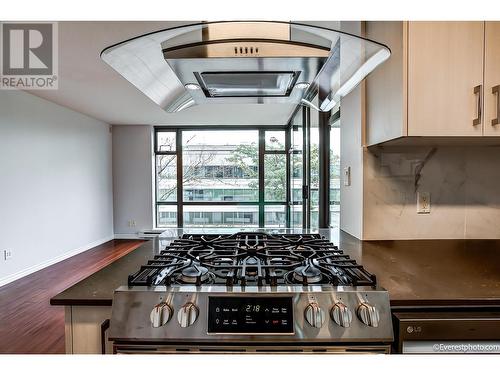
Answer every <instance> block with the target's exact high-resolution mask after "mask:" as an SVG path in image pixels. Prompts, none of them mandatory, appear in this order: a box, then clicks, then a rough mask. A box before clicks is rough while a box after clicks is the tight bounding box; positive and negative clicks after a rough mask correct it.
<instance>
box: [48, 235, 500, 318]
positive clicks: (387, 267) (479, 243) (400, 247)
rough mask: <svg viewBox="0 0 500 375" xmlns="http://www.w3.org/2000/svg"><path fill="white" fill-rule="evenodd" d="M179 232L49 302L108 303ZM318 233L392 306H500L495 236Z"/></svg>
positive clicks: (498, 252)
mask: <svg viewBox="0 0 500 375" xmlns="http://www.w3.org/2000/svg"><path fill="white" fill-rule="evenodd" d="M300 231H302V230H300ZM191 232H192V233H195V232H196V233H199V232H200V230H191ZM205 232H212V233H213V232H217V233H220V232H221V230H215V231H212V230H208V231H207V230H206V231H205ZM182 233H183V231H182V230H177V229H175V230H169V231H166V232H164V233H163V234H162V235H161V236H159V237H158V238H155V239H153V240H151V241H147V242H145V243H144V244H143V245H141V246H140V247H138V248H137V249H136V250H134V251H132V252H130V253H129V254H127V255H125V256H123V257H122V258H120V259H118V260H117V261H115V262H113V263H112V264H110V265H108V266H107V267H105V268H103V269H101V270H100V271H98V272H96V273H94V274H93V275H91V276H89V277H87V278H86V279H84V280H82V281H80V282H79V283H77V284H75V285H73V286H72V287H70V288H68V289H66V290H65V291H63V292H61V293H59V294H58V295H57V296H55V297H53V298H52V299H51V300H50V303H51V304H52V305H87V306H111V303H112V298H113V292H114V290H115V289H116V288H118V287H119V286H121V285H126V284H127V277H128V275H129V274H132V273H134V272H136V271H137V270H138V269H139V267H140V266H141V265H143V264H145V263H146V262H147V260H149V259H151V258H152V257H153V256H154V254H156V253H158V252H159V250H160V249H161V248H163V247H164V246H165V245H166V244H167V243H168V242H170V241H171V240H172V239H173V238H175V237H177V236H179V235H180V234H182ZM320 233H321V234H322V235H324V236H326V237H328V238H330V239H331V240H332V241H333V242H334V243H339V244H340V248H341V249H342V250H344V251H345V253H347V254H349V255H350V256H351V257H352V258H354V259H356V260H357V261H358V262H359V263H361V264H362V265H363V266H364V268H365V269H366V270H368V271H369V272H371V273H373V274H375V275H376V276H377V283H378V285H379V286H381V287H382V288H385V289H387V290H388V291H389V295H390V299H391V305H392V306H393V307H395V308H397V307H401V308H405V307H412V306H415V307H423V306H433V307H435V306H443V307H447V306H483V305H495V306H500V240H412V241H359V240H357V239H356V238H354V237H352V236H350V235H348V234H346V233H342V232H341V233H340V234H339V233H338V232H334V231H330V230H321V231H320Z"/></svg>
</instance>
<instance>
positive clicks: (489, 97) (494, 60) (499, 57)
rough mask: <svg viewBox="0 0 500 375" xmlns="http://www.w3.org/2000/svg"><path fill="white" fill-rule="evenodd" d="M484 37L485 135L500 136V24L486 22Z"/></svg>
mask: <svg viewBox="0 0 500 375" xmlns="http://www.w3.org/2000/svg"><path fill="white" fill-rule="evenodd" d="M484 35H485V59H484V135H489V136H500V118H499V117H500V92H499V91H500V22H486V24H485V32H484Z"/></svg>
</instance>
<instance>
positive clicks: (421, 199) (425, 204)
mask: <svg viewBox="0 0 500 375" xmlns="http://www.w3.org/2000/svg"><path fill="white" fill-rule="evenodd" d="M417 213H418V214H429V213H431V194H430V193H429V192H421V193H420V192H418V193H417Z"/></svg>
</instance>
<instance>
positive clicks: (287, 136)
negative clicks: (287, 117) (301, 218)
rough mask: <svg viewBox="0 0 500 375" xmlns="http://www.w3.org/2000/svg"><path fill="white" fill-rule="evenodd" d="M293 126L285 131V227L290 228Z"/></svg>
mask: <svg viewBox="0 0 500 375" xmlns="http://www.w3.org/2000/svg"><path fill="white" fill-rule="evenodd" d="M291 129H292V126H291V124H290V126H289V127H288V128H287V129H286V131H285V153H286V154H285V155H286V156H285V157H286V162H285V168H286V196H285V200H286V205H285V227H286V228H290V201H291V190H290V189H291V188H290V185H291V184H290V179H291V173H290V148H291V147H292V146H291V143H292V140H291V138H292V132H291Z"/></svg>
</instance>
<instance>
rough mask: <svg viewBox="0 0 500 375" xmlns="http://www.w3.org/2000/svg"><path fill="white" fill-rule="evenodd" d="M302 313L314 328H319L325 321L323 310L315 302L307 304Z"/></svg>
mask: <svg viewBox="0 0 500 375" xmlns="http://www.w3.org/2000/svg"><path fill="white" fill-rule="evenodd" d="M304 315H305V318H306V320H307V323H309V324H310V325H311V326H313V327H315V328H321V326H322V325H323V323H324V322H325V312H324V311H323V310H322V309H321V307H319V305H318V304H317V303H315V302H312V303H310V304H309V305H307V307H306V310H305V311H304Z"/></svg>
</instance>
